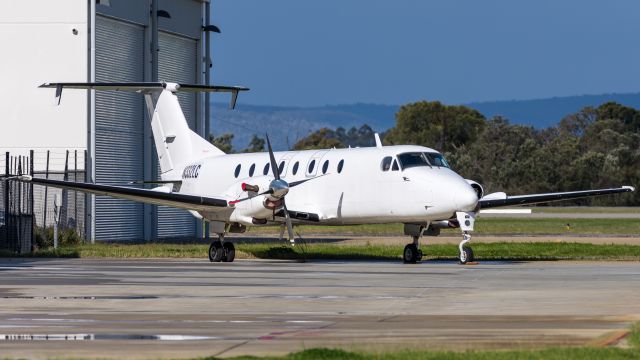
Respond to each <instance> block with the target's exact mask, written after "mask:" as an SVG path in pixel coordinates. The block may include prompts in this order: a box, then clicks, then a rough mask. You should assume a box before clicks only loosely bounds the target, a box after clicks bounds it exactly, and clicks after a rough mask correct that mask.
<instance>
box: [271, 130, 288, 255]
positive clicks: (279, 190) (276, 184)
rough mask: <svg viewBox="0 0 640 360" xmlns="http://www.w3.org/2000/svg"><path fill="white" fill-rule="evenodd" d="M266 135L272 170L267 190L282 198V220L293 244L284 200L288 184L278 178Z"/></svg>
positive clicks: (274, 160) (278, 173) (278, 174)
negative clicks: (271, 178)
mask: <svg viewBox="0 0 640 360" xmlns="http://www.w3.org/2000/svg"><path fill="white" fill-rule="evenodd" d="M265 135H266V136H267V149H268V150H269V161H270V162H271V172H273V176H274V178H275V179H274V180H273V181H271V183H270V184H269V190H268V191H271V195H272V196H273V197H275V198H278V199H282V208H283V211H284V220H285V223H286V224H287V232H288V233H289V241H291V243H292V244H293V240H294V235H293V225H292V224H291V217H290V216H289V210H288V209H287V203H286V202H285V200H284V196H285V195H287V193H288V192H289V184H288V183H287V182H286V181H284V180H282V179H280V171H279V170H278V165H277V164H276V157H275V155H273V149H272V148H271V141H269V134H265Z"/></svg>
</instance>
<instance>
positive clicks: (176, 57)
mask: <svg viewBox="0 0 640 360" xmlns="http://www.w3.org/2000/svg"><path fill="white" fill-rule="evenodd" d="M158 45H159V48H160V52H159V59H158V78H159V80H160V81H167V82H177V83H188V84H196V83H197V61H198V48H197V42H196V40H193V39H190V38H187V37H182V36H177V35H173V34H169V33H165V32H160V33H159V34H158ZM178 100H179V101H180V106H181V107H182V111H183V112H184V115H185V117H186V119H187V123H189V127H190V128H191V129H192V130H195V128H196V122H197V111H196V106H197V95H196V94H195V93H185V92H181V93H178ZM155 161H156V162H157V157H156V158H155ZM158 169H159V167H158ZM158 171H159V170H158ZM195 235H196V220H195V218H194V217H193V216H192V215H191V214H190V213H189V212H187V211H185V210H180V209H175V208H171V207H166V206H158V237H170V236H195Z"/></svg>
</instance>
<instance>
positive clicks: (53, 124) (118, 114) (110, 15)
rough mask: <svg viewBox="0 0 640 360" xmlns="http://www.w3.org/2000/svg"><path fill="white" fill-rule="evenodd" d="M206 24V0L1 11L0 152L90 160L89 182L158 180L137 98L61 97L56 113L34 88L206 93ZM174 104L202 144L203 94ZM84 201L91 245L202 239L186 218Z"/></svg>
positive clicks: (50, 94)
mask: <svg viewBox="0 0 640 360" xmlns="http://www.w3.org/2000/svg"><path fill="white" fill-rule="evenodd" d="M209 14H210V4H209V1H208V0H55V1H52V0H31V1H3V2H1V3H0V49H2V54H3V56H2V59H1V60H0V64H1V66H0V79H2V83H3V85H2V86H0V99H2V124H3V126H2V127H3V130H2V131H0V150H2V151H3V152H4V151H11V152H12V153H16V152H17V153H20V152H25V151H28V150H29V149H35V151H36V153H38V152H39V151H40V152H41V151H46V150H51V151H52V152H55V151H56V149H76V150H81V151H82V153H83V154H84V153H85V150H86V160H85V161H84V163H85V166H86V169H85V171H86V174H85V177H86V179H87V181H94V182H98V183H105V184H126V183H127V182H128V181H134V180H153V179H157V178H158V172H159V167H158V166H157V157H156V154H155V150H154V147H153V139H152V133H151V128H150V125H149V121H148V120H147V117H146V113H145V112H146V109H145V106H144V103H143V102H144V99H143V97H142V96H140V95H139V94H133V93H120V92H92V91H91V92H90V91H83V90H65V91H64V93H63V95H62V101H61V104H60V106H54V101H53V99H54V91H53V90H51V89H38V85H40V84H42V83H45V82H113V81H116V82H118V81H135V82H142V81H174V82H182V83H199V84H208V83H209V75H208V73H209V71H208V70H209V67H210V64H211V61H210V57H209V53H210V51H209V46H208V44H209V30H211V29H212V27H211V26H208V25H209V24H208V21H209ZM213 28H215V27H213ZM179 100H180V103H181V105H182V108H183V110H184V112H185V116H186V118H187V121H188V123H189V125H190V127H191V128H192V129H193V130H194V131H196V132H197V133H198V134H200V135H205V134H207V133H208V125H207V121H206V120H207V119H208V110H207V109H208V107H207V106H205V105H206V104H207V103H208V94H187V93H181V94H180V95H179ZM65 151H66V150H65ZM34 163H35V164H36V166H37V165H38V162H37V161H34ZM86 199H87V200H86V201H85V209H84V210H85V211H84V213H85V218H84V220H85V221H84V222H85V236H86V238H87V239H90V240H92V241H93V240H142V239H144V240H150V239H157V238H162V237H182V236H189V237H194V236H202V235H203V231H202V228H203V227H202V224H201V223H200V222H199V221H197V220H195V218H194V217H193V216H191V215H190V214H189V213H187V212H186V211H184V210H177V209H173V208H168V207H162V206H151V205H145V204H141V203H135V202H131V201H124V200H117V199H112V198H108V197H102V196H95V197H94V196H87V197H86Z"/></svg>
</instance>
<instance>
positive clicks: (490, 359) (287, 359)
mask: <svg viewBox="0 0 640 360" xmlns="http://www.w3.org/2000/svg"><path fill="white" fill-rule="evenodd" d="M638 357H640V351H639V350H638V349H617V348H605V349H603V348H551V349H544V350H532V351H528V350H516V351H465V352H454V351H399V352H393V353H361V352H348V351H343V350H337V349H310V350H305V351H301V352H296V353H291V354H289V355H286V356H269V357H254V356H240V357H233V358H227V359H233V360H255V359H260V360H312V359H313V360H365V359H372V360H405V359H416V360H436V359H438V360H469V359H474V360H502V359H504V360H512V359H515V360H540V359H549V360H572V359H599V360H600V359H603V360H607V359H638ZM205 359H207V360H213V359H216V358H205Z"/></svg>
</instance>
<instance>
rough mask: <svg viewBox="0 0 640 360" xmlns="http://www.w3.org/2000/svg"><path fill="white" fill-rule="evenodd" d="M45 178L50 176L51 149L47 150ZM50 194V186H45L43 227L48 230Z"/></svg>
mask: <svg viewBox="0 0 640 360" xmlns="http://www.w3.org/2000/svg"><path fill="white" fill-rule="evenodd" d="M44 178H45V179H48V178H49V150H47V166H46V167H45V169H44ZM48 195H49V187H48V186H45V187H44V211H43V212H42V229H43V231H44V232H45V233H46V231H47V196H48Z"/></svg>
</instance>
